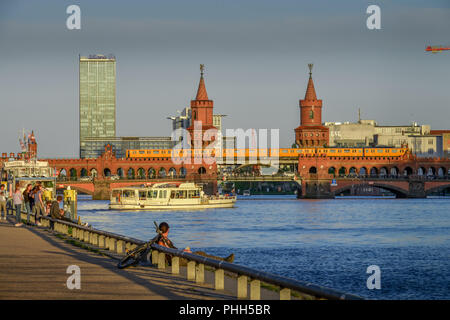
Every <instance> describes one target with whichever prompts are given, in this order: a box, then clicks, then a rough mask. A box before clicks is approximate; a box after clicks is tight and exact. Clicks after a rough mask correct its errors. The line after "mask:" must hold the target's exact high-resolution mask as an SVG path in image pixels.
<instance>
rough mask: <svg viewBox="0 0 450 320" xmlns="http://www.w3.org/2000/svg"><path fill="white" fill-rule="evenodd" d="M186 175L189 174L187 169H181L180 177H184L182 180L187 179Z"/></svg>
mask: <svg viewBox="0 0 450 320" xmlns="http://www.w3.org/2000/svg"><path fill="white" fill-rule="evenodd" d="M186 173H187V170H186V168H185V167H181V168H180V177H182V178H184V177H186Z"/></svg>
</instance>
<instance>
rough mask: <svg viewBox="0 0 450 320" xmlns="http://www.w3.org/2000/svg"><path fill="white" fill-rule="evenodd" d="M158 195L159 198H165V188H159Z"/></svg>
mask: <svg viewBox="0 0 450 320" xmlns="http://www.w3.org/2000/svg"><path fill="white" fill-rule="evenodd" d="M159 197H160V198H166V197H167V190H159Z"/></svg>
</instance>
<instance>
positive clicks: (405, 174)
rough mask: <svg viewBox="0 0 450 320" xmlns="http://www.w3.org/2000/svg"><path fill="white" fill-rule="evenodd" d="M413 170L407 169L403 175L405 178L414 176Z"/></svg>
mask: <svg viewBox="0 0 450 320" xmlns="http://www.w3.org/2000/svg"><path fill="white" fill-rule="evenodd" d="M413 172H414V171H413V169H412V168H411V167H406V168H405V169H403V175H404V176H410V175H412V174H413Z"/></svg>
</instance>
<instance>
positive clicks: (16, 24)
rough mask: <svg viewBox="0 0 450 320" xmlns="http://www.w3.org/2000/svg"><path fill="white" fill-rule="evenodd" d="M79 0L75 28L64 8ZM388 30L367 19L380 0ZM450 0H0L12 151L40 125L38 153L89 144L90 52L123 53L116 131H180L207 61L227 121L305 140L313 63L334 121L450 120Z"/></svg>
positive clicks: (4, 105) (2, 94)
mask: <svg viewBox="0 0 450 320" xmlns="http://www.w3.org/2000/svg"><path fill="white" fill-rule="evenodd" d="M72 4H76V5H78V6H80V9H81V29H80V30H68V29H67V27H66V19H67V18H68V17H69V15H68V14H67V13H66V8H67V7H68V6H69V5H72ZM373 4H375V5H378V6H379V7H380V9H381V29H380V30H369V29H368V28H367V26H366V20H367V18H368V17H369V14H367V13H366V9H367V7H368V6H369V5H373ZM449 31H450V1H448V0H427V1H417V0H397V1H396V0H389V1H387V0H371V1H364V0H348V1H335V0H316V1H299V0H277V1H275V0H272V1H268V0H240V1H235V0H202V1H200V0H189V1H186V0H161V1H159V0H158V1H156V0H147V1H137V0H128V1H118V0H108V1H106V0H104V1H100V0H97V1H94V0H88V1H75V0H70V1H62V0H53V1H49V0H41V1H31V0H29V1H24V0H14V1H12V0H2V1H1V2H0V111H1V116H0V119H2V120H1V125H0V137H1V138H0V152H8V153H9V152H17V151H19V143H18V137H19V133H20V132H22V128H25V129H26V130H29V131H31V130H34V132H35V134H36V137H37V142H38V154H39V157H54V158H62V157H77V156H78V153H79V131H78V123H79V118H78V112H79V99H78V94H79V92H78V90H79V88H78V55H79V54H81V55H89V54H110V53H112V54H114V55H115V56H116V59H117V67H116V68H117V70H116V76H117V81H116V86H117V87H116V101H117V104H116V114H117V123H116V131H117V135H118V136H169V135H170V134H171V122H170V120H167V119H166V118H167V116H172V115H175V114H176V112H177V110H182V109H183V108H184V107H187V106H189V104H190V100H191V99H194V98H195V94H196V90H197V86H198V81H199V64H200V63H202V64H205V66H206V72H205V81H206V88H207V91H208V96H209V98H210V99H212V100H214V113H216V114H225V115H227V117H225V118H224V122H223V125H224V127H225V128H232V129H237V128H243V129H248V128H255V129H262V128H264V129H280V146H290V145H291V144H292V143H293V142H294V128H295V127H297V126H298V125H299V123H300V110H299V106H298V104H299V100H300V99H303V98H304V95H305V91H306V85H307V81H308V68H307V64H308V63H314V69H313V79H314V83H315V88H316V93H317V95H318V98H319V99H322V100H323V110H322V121H323V122H328V121H341V122H344V121H356V120H357V119H358V108H360V109H361V117H362V118H363V119H374V120H376V121H377V122H378V123H379V124H382V125H396V124H399V125H405V124H410V123H411V122H412V121H416V122H418V123H419V124H429V125H431V127H432V129H450V124H449V118H450V87H449V84H450V52H444V53H440V54H430V53H426V52H425V47H426V46H427V45H443V46H450V36H449V34H450V33H449Z"/></svg>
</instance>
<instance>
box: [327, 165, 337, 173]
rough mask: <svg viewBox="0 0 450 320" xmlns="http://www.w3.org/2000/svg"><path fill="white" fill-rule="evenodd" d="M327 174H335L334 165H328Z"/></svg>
mask: <svg viewBox="0 0 450 320" xmlns="http://www.w3.org/2000/svg"><path fill="white" fill-rule="evenodd" d="M328 174H332V175H336V168H335V167H329V168H328Z"/></svg>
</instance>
